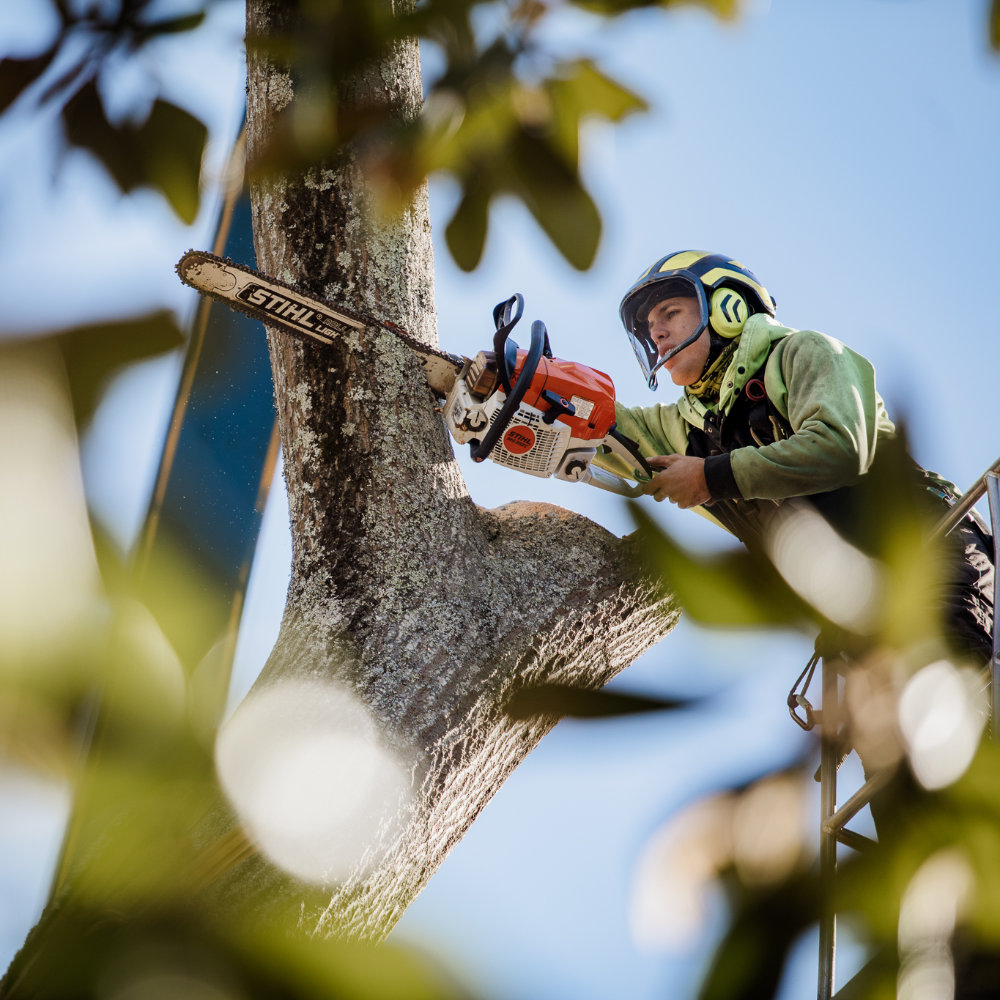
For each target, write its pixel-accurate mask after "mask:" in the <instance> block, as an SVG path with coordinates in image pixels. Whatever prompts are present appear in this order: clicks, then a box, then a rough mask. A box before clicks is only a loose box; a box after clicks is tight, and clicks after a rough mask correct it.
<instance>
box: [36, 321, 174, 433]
mask: <svg viewBox="0 0 1000 1000" xmlns="http://www.w3.org/2000/svg"><path fill="white" fill-rule="evenodd" d="M53 339H54V341H55V343H56V346H57V347H58V348H59V350H60V351H61V353H62V355H63V359H64V361H65V365H66V374H67V376H68V378H69V384H70V392H71V394H72V397H73V412H74V415H75V416H76V420H77V423H78V424H79V425H80V426H81V427H83V426H86V425H87V424H88V423H89V421H90V419H91V417H93V415H94V411H95V410H96V409H97V404H98V403H99V401H100V397H101V393H102V392H103V390H104V389H105V388H106V386H107V384H108V382H109V380H110V379H111V378H112V377H113V376H114V375H116V374H117V373H118V372H120V371H121V370H122V369H123V368H125V367H126V366H127V365H130V364H133V363H134V362H136V361H142V360H145V359H147V358H152V357H155V356H156V355H159V354H163V353H164V352H165V351H172V350H174V349H175V348H177V347H179V346H180V345H181V344H183V343H184V334H183V333H182V331H181V329H180V327H179V326H178V325H177V321H176V320H175V319H174V317H173V315H172V314H171V313H170V312H167V311H166V310H162V311H158V312H154V313H150V314H149V315H147V316H140V317H138V318H136V319H126V320H119V321H114V322H107V323H94V324H90V325H88V326H80V327H76V328H74V329H72V330H65V331H63V332H61V333H58V334H56V335H55V336H54V338H53Z"/></svg>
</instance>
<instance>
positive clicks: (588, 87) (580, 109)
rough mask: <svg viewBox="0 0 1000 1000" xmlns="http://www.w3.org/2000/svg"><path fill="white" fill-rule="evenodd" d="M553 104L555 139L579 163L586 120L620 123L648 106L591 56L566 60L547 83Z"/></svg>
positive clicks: (563, 151) (553, 131)
mask: <svg viewBox="0 0 1000 1000" xmlns="http://www.w3.org/2000/svg"><path fill="white" fill-rule="evenodd" d="M546 90H547V92H548V94H549V97H550V100H551V105H552V125H551V130H552V134H553V142H554V145H555V146H556V148H558V149H559V150H560V151H561V152H562V153H563V154H564V155H565V157H566V159H567V162H569V163H574V164H575V163H576V162H577V158H578V147H579V135H580V128H581V125H582V123H583V120H584V119H586V118H603V119H605V120H607V121H611V122H620V121H621V120H622V119H623V118H625V117H627V116H628V115H630V114H634V113H636V112H639V111H646V110H647V109H648V105H647V104H646V102H645V101H644V100H643V99H642V98H641V97H640V96H639V95H638V94H636V93H635V92H634V91H631V90H629V89H628V88H627V87H624V86H623V85H622V84H620V83H619V82H618V81H617V80H613V79H612V78H611V77H609V76H608V75H607V74H605V73H602V72H601V71H600V70H599V69H598V68H597V67H596V66H595V65H594V63H593V62H592V61H591V60H589V59H580V60H577V61H575V62H571V63H565V64H563V66H562V67H560V70H559V72H558V73H557V75H555V76H554V77H553V78H552V79H550V80H549V81H548V83H547V86H546Z"/></svg>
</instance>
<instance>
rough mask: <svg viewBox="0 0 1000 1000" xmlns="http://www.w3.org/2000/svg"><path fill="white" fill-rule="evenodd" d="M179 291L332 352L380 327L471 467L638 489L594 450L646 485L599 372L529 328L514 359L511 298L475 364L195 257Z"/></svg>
mask: <svg viewBox="0 0 1000 1000" xmlns="http://www.w3.org/2000/svg"><path fill="white" fill-rule="evenodd" d="M177 273H178V275H180V278H181V280H182V281H184V283H185V284H188V285H191V286H192V287H193V288H197V289H198V291H200V292H202V293H203V294H205V295H210V296H212V297H213V298H215V299H218V300H220V301H221V302H225V303H226V305H228V306H229V307H230V308H231V309H236V310H238V311H240V312H243V313H246V314H247V315H248V316H253V317H254V318H255V319H259V320H261V321H262V322H265V323H268V324H270V325H271V326H280V327H281V328H282V329H284V330H286V331H287V332H288V333H291V334H292V335H294V336H296V337H298V338H300V339H302V340H307V341H316V342H318V343H320V344H329V343H331V342H332V341H333V340H334V339H335V338H337V337H343V336H350V337H356V336H357V332H358V330H361V329H364V328H365V326H366V324H368V325H375V326H381V327H382V328H383V329H385V330H387V331H389V332H391V333H392V334H393V335H395V336H396V337H398V338H399V339H400V340H401V341H402V342H403V343H405V344H406V345H407V346H408V347H409V349H410V350H411V351H413V353H414V354H415V355H416V357H417V359H418V360H419V362H420V364H421V366H422V367H423V371H424V375H425V377H426V378H427V384H428V386H429V387H430V388H431V390H432V391H433V392H434V394H435V395H436V396H437V397H438V398H439V399H444V400H445V405H444V410H443V413H444V417H445V421H446V423H447V425H448V430H449V431H450V432H451V434H452V435H453V437H454V438H455V440H456V441H458V442H459V443H461V444H468V445H469V448H470V451H471V454H472V458H473V460H474V461H477V462H482V461H484V460H485V459H487V458H490V459H492V460H493V461H494V462H496V463H497V464H498V465H502V466H505V467H506V468H509V469H517V470H518V471H519V472H526V473H527V474H528V475H531V476H541V477H546V478H547V477H549V476H555V477H556V478H557V479H564V480H568V481H569V482H585V483H590V484H591V485H593V486H599V487H601V488H602V489H606V490H612V491H613V492H615V493H621V494H623V495H625V496H631V497H635V496H639V495H640V494H641V493H642V492H643V490H642V488H641V487H640V486H637V485H634V484H633V483H630V482H629V481H628V480H625V479H622V478H621V477H620V476H616V475H613V474H612V473H610V472H606V471H605V470H603V469H599V468H597V467H596V466H592V465H591V462H592V460H593V459H594V457H595V456H596V454H597V451H598V449H599V448H602V447H604V448H608V449H610V450H611V451H612V452H613V453H615V454H616V455H618V456H619V457H620V458H622V459H624V461H625V462H626V464H627V466H628V468H630V469H632V470H633V472H634V473H635V475H634V478H635V479H636V480H639V479H649V478H652V470H651V469H650V467H649V465H648V464H647V462H646V460H645V459H644V458H643V457H642V455H641V454H640V453H639V448H638V445H636V443H635V442H634V441H630V440H629V439H628V438H626V437H625V436H624V435H622V434H619V433H618V431H617V430H616V429H615V387H614V385H613V384H612V382H611V379H610V378H609V377H608V376H607V375H605V374H604V373H603V372H599V371H596V370H595V369H593V368H588V367H587V366H586V365H580V364H576V363H574V362H572V361H563V360H561V359H559V358H554V357H553V356H552V351H551V350H550V348H549V338H548V334H547V332H546V330H545V324H544V323H541V322H538V321H536V322H534V323H532V325H531V346H530V347H529V348H528V350H526V351H522V350H519V349H518V347H517V344H515V343H514V341H513V340H511V339H510V332H511V330H512V329H513V327H514V326H515V325H516V324H517V322H518V320H520V318H521V316H522V314H523V312H524V299H523V298H522V297H521V296H520V295H514V296H512V297H511V298H509V299H507V300H506V301H505V302H501V303H500V304H499V305H498V306H497V307H496V308H495V309H494V310H493V322H494V325H495V327H496V333H495V335H494V337H493V350H492V351H480V353H479V354H477V355H476V357H475V358H473V359H472V360H471V361H470V360H469V359H468V358H466V357H463V356H461V355H457V354H449V353H448V352H446V351H441V350H439V349H437V348H434V347H429V346H428V345H427V344H424V343H423V342H421V341H419V340H417V339H416V338H414V337H411V336H409V334H407V333H406V332H405V331H403V330H401V329H399V327H396V326H393V325H391V324H386V323H381V322H380V321H379V320H376V319H374V318H372V317H370V316H359V315H357V314H355V313H352V312H351V311H350V310H348V309H346V308H344V307H341V306H339V305H331V304H330V303H327V302H322V301H319V300H317V299H314V298H311V297H310V296H308V295H306V294H304V293H303V292H301V291H299V290H298V289H296V288H293V287H291V286H289V285H287V284H285V283H284V282H281V281H278V280H277V279H275V278H272V277H269V276H268V275H264V274H259V273H258V272H257V271H254V270H253V269H252V268H249V267H245V266H244V265H242V264H236V263H234V262H233V261H231V260H224V259H223V258H221V257H216V256H215V255H213V254H210V253H206V252H204V251H201V250H189V251H188V252H187V253H185V254H184V255H183V257H181V259H180V260H179V261H178V262H177Z"/></svg>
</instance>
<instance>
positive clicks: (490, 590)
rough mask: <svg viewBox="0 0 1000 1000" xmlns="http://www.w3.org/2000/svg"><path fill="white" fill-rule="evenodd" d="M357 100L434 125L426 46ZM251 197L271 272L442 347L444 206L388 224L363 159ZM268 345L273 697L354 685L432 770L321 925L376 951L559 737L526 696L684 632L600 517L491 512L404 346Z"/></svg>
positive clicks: (422, 199)
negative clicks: (287, 545) (273, 404)
mask: <svg viewBox="0 0 1000 1000" xmlns="http://www.w3.org/2000/svg"><path fill="white" fill-rule="evenodd" d="M283 11H284V5H278V4H273V3H268V2H264V0H249V2H248V35H249V36H251V37H253V36H260V37H267V36H268V35H270V34H271V33H272V32H274V31H275V30H278V29H281V28H282V27H284V25H283V24H281V23H280V19H281V18H283V17H285V16H287V15H286V14H285V13H284V12H283ZM248 95H249V96H248V113H247V129H248V152H249V158H250V161H251V163H252V162H253V160H254V158H255V155H256V154H258V153H259V151H260V150H261V149H262V148H263V147H264V146H265V144H266V143H267V142H268V140H269V139H270V137H271V134H272V130H273V129H274V126H275V120H276V116H277V115H278V114H279V112H281V110H282V109H283V108H285V107H286V106H287V105H288V104H289V102H291V101H294V100H295V99H296V94H295V83H294V80H293V77H292V75H291V74H290V73H289V72H288V71H287V70H286V69H284V68H282V67H281V66H278V65H275V64H273V63H271V62H269V61H267V60H266V59H264V58H262V57H261V56H260V55H258V54H254V53H251V54H250V56H249V57H248ZM348 99H350V100H352V101H362V102H370V101H378V102H389V103H390V104H391V106H392V107H393V108H394V109H395V111H396V112H397V113H398V114H400V115H403V116H413V115H416V114H417V113H418V112H419V108H420V101H421V80H420V67H419V53H418V49H417V45H416V42H415V41H414V42H408V43H406V44H401V45H399V46H396V47H395V48H394V50H393V51H391V52H389V53H388V54H387V55H386V57H385V59H384V61H383V62H382V63H381V64H380V65H379V66H377V67H375V68H373V69H372V70H371V72H369V73H368V74H366V75H365V77H364V78H363V79H359V80H358V81H357V82H356V85H355V87H354V88H353V92H352V93H351V94H349V95H348ZM251 194H252V202H253V217H254V230H255V246H256V252H257V260H258V265H259V266H260V268H261V269H262V270H264V271H265V272H268V273H271V274H273V275H275V276H277V277H279V278H281V279H283V280H286V281H289V282H292V283H294V284H296V285H298V286H300V287H302V288H304V289H306V290H307V291H309V292H310V293H312V294H314V295H319V296H321V297H325V298H327V299H329V300H332V301H334V302H342V303H345V304H347V305H349V306H351V307H353V308H354V309H356V310H358V311H359V312H361V313H362V314H367V315H372V316H375V317H378V318H380V319H382V320H389V321H392V322H394V323H397V324H399V325H400V326H402V327H403V328H404V329H406V330H407V331H408V332H410V333H411V334H413V335H414V336H417V337H419V338H420V339H421V340H423V341H425V342H426V343H428V344H432V345H433V344H436V333H435V319H434V304H433V300H434V296H433V253H432V245H431V232H430V221H429V215H428V207H427V192H426V188H424V189H421V190H420V192H419V193H418V194H417V196H416V197H415V198H414V199H413V201H412V203H411V204H410V205H409V206H408V207H407V208H406V210H405V212H404V213H403V214H402V215H401V216H400V217H399V218H396V219H393V220H391V221H386V220H383V219H379V218H378V216H377V213H376V211H375V210H374V208H373V202H372V197H371V193H370V191H369V190H368V187H367V185H366V181H365V177H364V174H363V170H362V167H361V165H360V164H359V162H358V160H357V159H356V158H351V157H348V158H347V159H346V160H345V161H344V162H343V163H338V164H337V165H329V166H324V167H318V168H315V169H310V170H308V171H307V172H305V173H303V174H298V175H294V176H284V177H281V178H274V177H272V178H270V179H268V180H261V181H258V182H256V183H254V185H253V187H252V191H251ZM269 343H270V348H271V357H272V366H273V371H274V383H275V395H276V401H277V408H278V415H279V421H280V429H281V444H282V451H283V456H284V473H285V480H286V485H287V490H288V498H289V508H290V516H291V528H292V537H293V565H292V574H291V585H290V588H289V593H288V599H287V605H286V609H285V613H284V618H283V622H282V626H281V631H280V635H279V637H278V641H277V644H276V646H275V648H274V650H273V652H272V654H271V656H270V658H269V659H268V662H267V664H266V666H265V668H264V670H263V672H262V675H261V677H260V679H259V680H258V682H257V685H256V686H255V692H259V691H260V690H262V689H267V688H268V687H272V686H274V685H276V684H278V683H280V682H282V681H286V680H288V679H289V678H295V677H300V678H302V677H308V678H317V677H321V678H326V679H336V680H337V681H339V682H341V683H343V684H345V685H347V686H348V687H349V689H350V690H351V691H352V692H353V693H354V694H355V695H356V696H357V697H358V698H359V699H360V700H361V701H362V702H363V704H364V705H365V706H366V708H367V710H368V711H369V712H370V714H371V716H372V717H373V719H374V720H376V723H377V725H378V727H379V728H380V730H381V732H382V735H383V738H384V739H385V740H386V742H387V743H388V744H389V745H391V746H393V747H396V748H399V749H401V750H405V752H406V753H407V754H408V759H409V760H411V761H412V762H413V763H412V770H411V773H412V780H413V791H414V797H413V798H412V799H411V800H410V802H409V804H408V806H407V807H406V809H407V813H406V817H405V823H404V824H403V825H402V829H401V832H399V828H398V827H394V829H396V830H397V833H396V834H394V835H393V838H392V840H391V842H389V843H386V844H384V845H383V850H382V851H381V853H380V861H379V862H378V864H377V865H376V866H375V867H374V868H371V867H370V866H369V867H368V868H367V870H365V869H364V868H363V867H361V866H359V868H358V870H357V871H356V872H354V873H353V874H352V875H351V876H349V877H348V878H347V879H346V880H343V881H342V882H340V884H339V885H338V886H337V887H336V888H335V889H332V890H331V891H330V893H329V899H328V902H327V905H326V906H325V907H323V908H322V909H321V910H319V911H317V912H312V913H310V914H308V915H307V916H306V918H305V923H306V925H307V926H308V927H309V928H310V929H311V930H313V931H320V932H322V933H327V934H337V935H340V936H346V937H354V938H362V939H373V940H377V939H380V938H381V937H383V936H384V935H385V934H387V933H388V931H389V930H390V929H391V928H392V926H393V924H394V923H395V921H396V920H397V919H398V918H399V916H400V915H401V914H402V912H403V910H404V909H405V908H406V906H407V904H408V903H409V902H410V901H411V900H412V899H413V898H414V896H415V895H416V894H417V892H418V891H419V890H420V888H421V887H422V886H423V885H424V884H425V882H426V881H427V879H428V878H429V877H430V875H431V874H432V873H433V872H434V871H435V870H436V868H437V867H438V865H439V864H440V863H441V861H442V860H443V859H444V857H445V856H446V854H447V853H448V851H449V850H450V848H451V847H452V846H453V845H454V844H455V843H457V841H458V840H459V839H460V838H461V837H462V835H463V834H464V833H465V831H466V830H467V829H468V827H469V825H470V824H471V823H472V821H473V820H474V819H475V817H476V816H477V814H478V813H479V811H480V810H481V809H482V808H483V806H484V805H485V804H486V802H487V801H488V800H489V799H490V797H491V796H492V795H493V794H494V793H495V792H496V791H497V789H498V788H499V787H500V785H501V784H502V783H503V781H504V780H505V779H506V777H507V776H508V775H509V774H510V773H511V772H512V771H513V769H514V768H515V767H516V766H517V765H518V764H519V763H520V762H521V761H522V760H523V759H524V758H525V756H526V755H527V754H528V753H529V751H530V750H531V749H532V748H533V747H534V746H535V745H536V744H537V742H538V740H539V739H540V738H541V737H542V735H543V734H544V733H545V732H546V731H547V730H548V729H549V728H550V727H551V726H552V724H553V723H554V721H555V720H554V719H552V718H539V719H538V720H535V721H531V722H515V721H513V720H512V719H511V718H509V717H508V716H507V715H505V713H504V711H503V706H504V703H505V700H506V699H507V698H508V697H509V695H510V694H511V692H512V691H513V690H515V689H517V688H518V687H520V686H521V685H527V684H534V683H540V682H542V681H547V682H548V681H559V682H563V683H572V684H575V685H580V686H584V687H594V688H596V687H599V686H602V685H603V684H605V683H606V682H607V681H608V680H610V679H611V678H612V677H613V676H614V675H615V674H616V673H618V672H619V671H620V670H621V669H623V668H624V667H625V666H627V665H628V664H629V663H631V662H632V661H633V660H634V659H635V658H636V657H637V656H638V655H639V654H641V653H642V652H643V651H644V650H645V649H647V648H648V647H649V646H650V645H652V644H653V643H655V642H656V641H658V640H659V639H660V638H661V637H662V636H663V635H665V634H666V633H667V632H668V631H669V630H670V628H672V626H673V624H674V621H675V620H676V615H677V612H676V608H675V606H674V604H673V602H672V601H671V599H670V597H669V595H667V594H665V593H664V592H663V591H662V590H661V589H660V588H659V587H658V586H657V585H656V584H655V583H653V582H652V581H650V580H648V579H643V578H642V576H641V575H640V574H639V573H638V572H637V571H636V569H635V568H634V562H633V560H632V559H631V558H630V552H629V546H628V544H627V542H626V541H623V540H621V539H618V538H616V537H614V536H613V535H611V534H610V533H609V532H607V531H606V530H604V529H603V528H602V527H600V526H598V525H596V524H594V523H593V522H590V521H588V520H587V519H586V518H583V517H581V516H578V515H575V514H573V513H570V512H568V511H566V510H562V509H560V508H557V507H552V506H549V505H545V504H534V503H520V504H512V505H508V506H506V507H503V508H500V509H499V510H485V509H482V508H480V507H477V506H476V505H475V504H474V503H473V502H472V501H471V500H470V498H469V495H468V492H467V489H466V487H465V483H464V481H463V479H462V476H461V474H460V472H459V469H458V466H457V463H456V462H455V459H454V456H453V453H452V449H451V446H450V443H449V439H448V434H447V431H446V428H445V427H444V424H443V421H442V419H441V417H440V415H439V413H438V412H437V411H436V410H435V406H434V399H433V396H432V394H431V392H430V391H429V389H428V388H427V385H426V383H425V381H424V379H423V376H422V374H421V370H420V368H419V365H418V363H417V362H416V360H415V358H413V357H412V355H410V353H409V352H408V351H407V349H406V348H405V346H403V345H402V344H401V343H400V342H398V341H397V340H396V339H395V338H394V337H393V336H392V335H391V334H389V333H387V332H385V331H383V330H380V329H379V328H377V327H369V328H367V329H366V330H365V331H364V333H363V334H361V335H359V336H358V337H357V339H356V340H352V341H350V342H347V341H345V342H341V343H338V344H335V345H333V346H331V347H329V348H319V349H314V348H312V347H310V346H308V345H303V344H300V343H298V342H297V341H295V340H293V339H291V338H289V337H287V336H285V335H284V334H282V333H281V332H280V331H273V330H272V331H269ZM248 864H249V865H250V866H251V867H252V868H253V871H251V870H250V868H248V865H247V864H244V865H242V866H240V867H238V868H236V869H234V870H233V871H232V872H231V873H230V875H229V876H228V883H227V885H225V886H223V887H221V890H222V891H223V892H224V893H225V894H226V895H229V894H235V895H236V896H239V897H245V896H246V895H248V894H249V895H252V896H254V897H256V898H258V899H259V900H263V899H264V897H266V895H267V894H269V893H272V894H273V893H286V892H294V891H295V889H294V883H287V882H283V881H282V880H281V879H280V878H279V877H277V875H276V873H275V872H273V871H271V870H270V866H269V864H268V863H267V862H265V861H263V860H262V859H261V858H260V857H257V858H256V859H255V860H254V861H252V862H249V863H248ZM281 886H284V888H282V887H281ZM271 902H272V903H273V902H275V901H274V900H272V901H271Z"/></svg>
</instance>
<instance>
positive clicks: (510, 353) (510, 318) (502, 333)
mask: <svg viewBox="0 0 1000 1000" xmlns="http://www.w3.org/2000/svg"><path fill="white" fill-rule="evenodd" d="M515 310H516V311H515ZM523 315H524V296H523V295H522V294H521V293H520V292H515V293H514V294H513V295H512V296H511V297H510V298H509V299H507V300H506V301H504V302H500V303H498V304H497V305H496V306H494V307H493V325H494V326H495V327H496V328H497V332H496V333H495V334H494V335H493V353H494V354H495V355H496V358H497V373H498V374H499V376H500V385H501V387H502V388H503V391H504V392H505V393H507V395H508V396H509V395H510V387H511V384H512V382H513V378H514V369H515V368H516V367H517V344H514V343H513V341H511V340H510V339H509V338H510V331H511V330H513V329H514V327H515V326H517V323H518V320H520V318H521V317H522V316H523ZM532 330H534V328H532ZM542 331H543V332H542V336H543V337H544V343H543V345H542V354H543V355H545V357H547V358H551V357H552V348H551V347H550V346H549V334H548V331H547V330H546V329H545V327H544V325H543V327H542ZM532 374H534V373H532Z"/></svg>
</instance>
